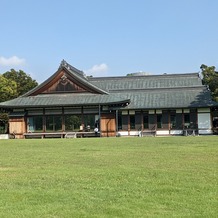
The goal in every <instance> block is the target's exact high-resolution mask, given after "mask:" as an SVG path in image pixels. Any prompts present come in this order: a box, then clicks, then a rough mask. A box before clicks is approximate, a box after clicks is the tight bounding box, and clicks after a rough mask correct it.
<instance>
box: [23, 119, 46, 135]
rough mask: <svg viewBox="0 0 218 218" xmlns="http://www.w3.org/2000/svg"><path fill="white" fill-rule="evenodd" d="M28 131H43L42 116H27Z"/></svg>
mask: <svg viewBox="0 0 218 218" xmlns="http://www.w3.org/2000/svg"><path fill="white" fill-rule="evenodd" d="M27 131H28V132H42V131H43V121H42V116H33V117H28V118H27Z"/></svg>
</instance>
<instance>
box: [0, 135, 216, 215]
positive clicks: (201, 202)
mask: <svg viewBox="0 0 218 218" xmlns="http://www.w3.org/2000/svg"><path fill="white" fill-rule="evenodd" d="M217 169H218V137H216V136H214V137H213V136H211V137H207V136H204V137H162V138H161V137H155V138H154V137H147V138H145V137H144V138H98V139H96V138H90V139H47V140H46V139H43V140H40V139H38V140H33V139H32V140H31V139H30V140H0V217H1V218H10V217H30V218H32V217H61V218H62V217H125V218H126V217H218V195H217V192H218V175H217Z"/></svg>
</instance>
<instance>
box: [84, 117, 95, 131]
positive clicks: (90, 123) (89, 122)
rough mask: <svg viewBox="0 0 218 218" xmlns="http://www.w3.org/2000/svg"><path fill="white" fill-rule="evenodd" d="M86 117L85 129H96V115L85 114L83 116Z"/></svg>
mask: <svg viewBox="0 0 218 218" xmlns="http://www.w3.org/2000/svg"><path fill="white" fill-rule="evenodd" d="M83 119H84V128H85V129H84V130H86V131H87V130H88V131H89V130H92V131H93V130H94V128H95V123H96V120H95V115H94V114H87V115H84V117H83Z"/></svg>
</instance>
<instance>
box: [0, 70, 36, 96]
mask: <svg viewBox="0 0 218 218" xmlns="http://www.w3.org/2000/svg"><path fill="white" fill-rule="evenodd" d="M2 76H3V77H5V78H6V79H8V80H13V81H15V82H16V84H17V96H14V97H18V96H20V95H23V94H25V93H26V92H28V91H29V90H31V89H33V88H34V87H36V86H37V85H38V83H37V82H36V80H33V79H32V78H31V77H30V76H29V75H27V74H26V73H25V72H24V71H22V70H19V71H16V70H14V69H11V71H7V72H6V73H4V74H3V75H2Z"/></svg>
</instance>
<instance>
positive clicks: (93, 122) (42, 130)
mask: <svg viewBox="0 0 218 218" xmlns="http://www.w3.org/2000/svg"><path fill="white" fill-rule="evenodd" d="M0 108H4V109H6V110H7V111H9V118H10V119H9V132H10V133H11V134H12V133H14V134H15V135H16V138H24V137H66V136H70V134H72V135H74V136H77V137H79V136H80V137H86V136H87V137H88V136H101V137H108V136H144V135H152V134H153V135H184V134H185V135H187V134H193V135H194V134H213V132H214V131H215V130H216V129H217V127H218V126H217V119H218V112H217V108H218V104H217V103H215V102H213V101H212V100H211V95H210V91H209V90H208V88H207V87H205V86H204V85H202V80H201V78H200V77H199V74H198V73H188V74H163V75H134V74H132V75H131V76H121V77H96V78H95V77H87V76H86V75H85V74H84V73H83V72H82V71H80V70H78V69H76V68H74V67H73V66H71V65H70V64H68V63H67V62H66V61H62V62H61V64H60V66H59V68H58V70H57V72H55V73H54V74H53V75H52V76H51V77H49V78H48V79H47V80H46V81H45V82H43V83H42V84H41V85H39V86H37V87H36V88H34V89H32V90H31V91H29V92H27V93H26V94H25V95H23V96H20V97H18V98H16V99H13V100H10V101H6V102H3V103H0Z"/></svg>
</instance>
